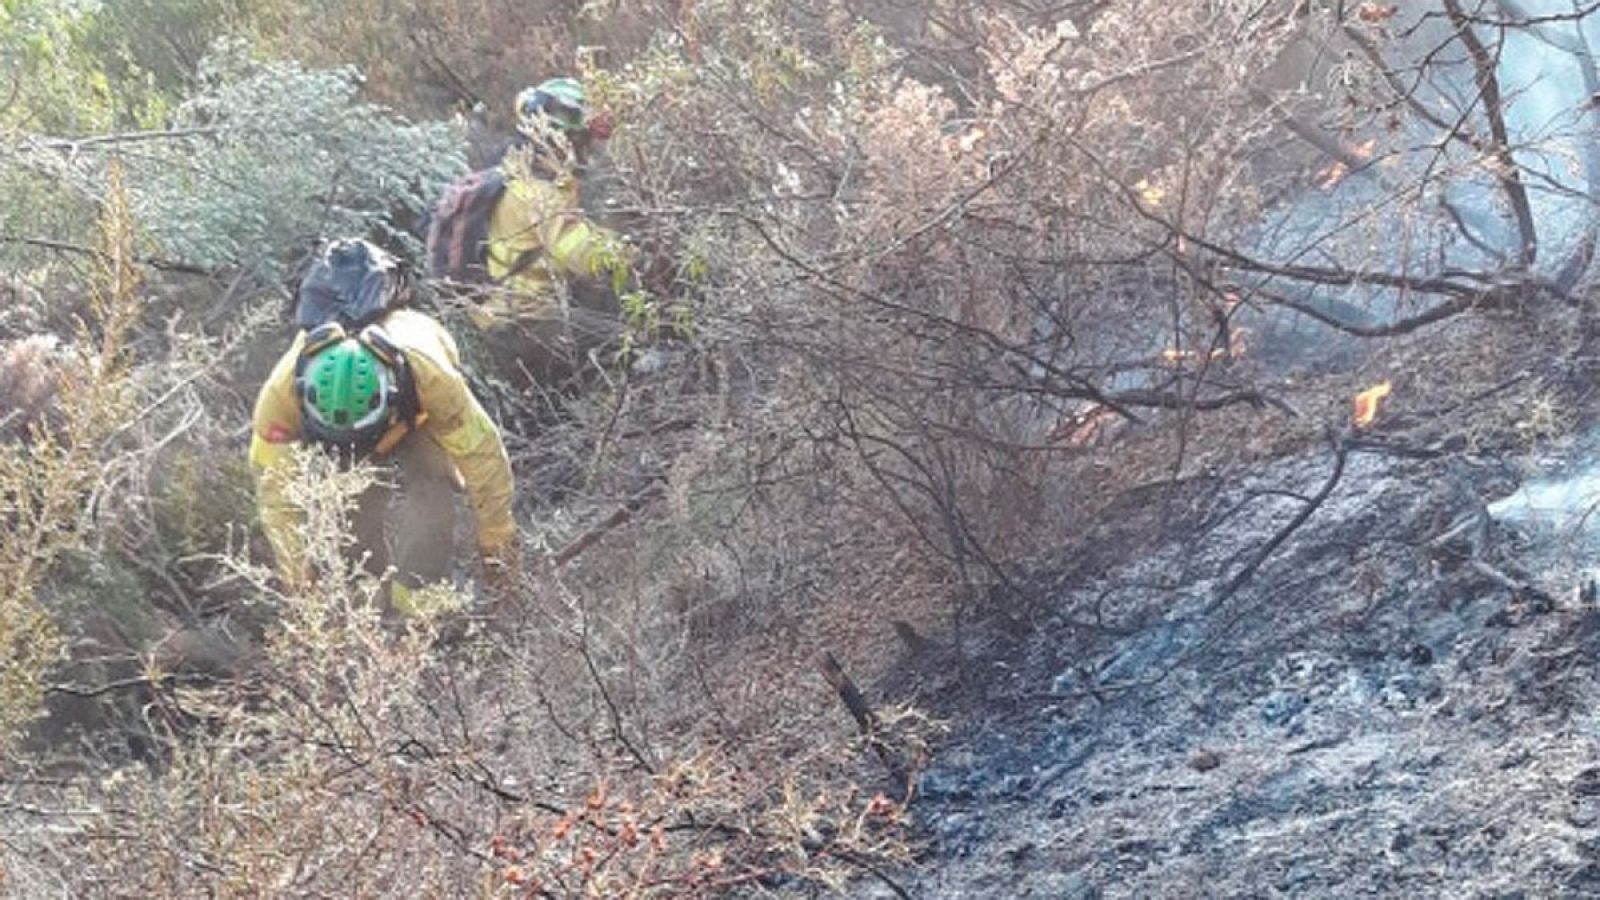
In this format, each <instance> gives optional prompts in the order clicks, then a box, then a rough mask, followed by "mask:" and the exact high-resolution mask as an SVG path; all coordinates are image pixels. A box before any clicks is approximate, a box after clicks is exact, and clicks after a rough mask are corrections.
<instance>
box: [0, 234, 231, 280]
mask: <svg viewBox="0 0 1600 900" xmlns="http://www.w3.org/2000/svg"><path fill="white" fill-rule="evenodd" d="M0 244H22V245H23V246H27V247H39V248H41V249H44V250H57V251H60V252H62V253H76V254H79V255H81V256H93V257H96V258H97V259H100V260H102V261H105V262H112V261H113V260H112V259H111V257H110V256H109V255H108V254H107V253H105V252H104V251H102V250H97V249H95V248H93V247H85V246H83V245H82V244H73V243H69V242H67V241H57V240H52V239H50V238H36V237H23V236H21V235H14V234H0ZM133 261H134V262H136V263H138V264H139V265H141V266H149V267H150V268H152V269H160V270H161V271H163V272H181V273H183V274H185V275H204V276H206V277H210V276H212V275H213V274H215V273H214V272H212V271H211V270H210V269H205V268H201V267H200V266H196V265H191V264H190V263H186V262H179V261H177V260H171V259H156V258H153V257H149V256H135V257H133Z"/></svg>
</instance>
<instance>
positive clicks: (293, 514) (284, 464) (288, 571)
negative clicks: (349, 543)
mask: <svg viewBox="0 0 1600 900" xmlns="http://www.w3.org/2000/svg"><path fill="white" fill-rule="evenodd" d="M304 342H305V335H304V334H301V335H300V336H298V337H296V338H295V340H294V343H293V344H292V345H290V347H289V350H288V352H286V353H284V355H283V356H282V357H281V358H279V360H278V362H277V364H276V365H275V366H273V367H272V374H270V375H268V376H267V380H266V383H264V384H263V385H262V386H261V391H260V393H258V394H257V395H256V405H255V411H254V413H253V414H252V415H251V429H250V432H251V433H250V467H251V468H252V469H253V470H254V471H255V473H256V505H257V509H258V510H259V512H260V516H261V528H262V530H263V531H265V532H266V535H267V541H268V542H269V543H270V544H271V545H272V552H273V556H274V558H275V559H276V561H277V566H278V574H279V576H280V577H282V578H283V580H284V581H285V582H286V583H288V584H291V585H298V584H300V583H302V582H303V581H304V580H305V578H306V575H307V569H306V560H305V549H304V544H303V542H302V538H301V534H300V530H301V523H300V514H299V512H298V510H296V509H295V508H294V505H293V504H292V503H290V502H289V499H288V496H287V482H288V478H289V475H290V471H289V461H290V459H289V456H290V448H291V447H292V446H293V444H294V442H295V441H297V440H299V438H300V427H301V426H300V406H299V404H298V403H296V402H295V398H294V365H295V361H296V360H297V359H298V358H299V357H300V348H301V346H302V344H304Z"/></svg>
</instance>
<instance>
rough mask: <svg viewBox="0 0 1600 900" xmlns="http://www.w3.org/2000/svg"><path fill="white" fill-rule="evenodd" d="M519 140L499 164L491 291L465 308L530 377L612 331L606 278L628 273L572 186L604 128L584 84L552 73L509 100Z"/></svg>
mask: <svg viewBox="0 0 1600 900" xmlns="http://www.w3.org/2000/svg"><path fill="white" fill-rule="evenodd" d="M517 112H518V116H519V132H520V135H519V138H518V139H517V141H516V142H515V143H514V144H513V146H512V147H511V149H510V150H509V151H508V152H507V154H506V158H505V160H504V161H503V162H502V163H501V165H500V169H501V172H502V174H503V176H504V178H505V191H504V193H502V194H501V195H500V197H499V199H498V201H497V202H496V203H495V205H494V208H493V210H492V211H491V213H490V216H489V222H488V240H487V259H486V260H485V264H484V266H485V269H486V270H487V274H488V278H489V281H490V283H491V284H492V285H493V287H491V288H490V289H488V290H486V291H484V292H482V294H481V295H480V298H479V299H478V301H477V302H476V303H474V304H473V306H472V307H471V308H470V309H469V311H468V314H469V316H470V318H471V320H472V322H473V324H475V325H476V326H478V328H479V329H481V330H482V331H483V332H484V333H485V334H486V335H487V336H488V337H489V343H490V346H491V347H492V348H494V352H495V353H496V355H497V356H502V357H504V356H513V357H516V358H518V359H520V360H521V361H523V362H524V363H528V362H533V363H534V368H533V373H534V374H535V376H536V377H537V376H542V375H545V374H548V372H547V371H540V370H548V369H550V368H551V367H552V365H551V363H550V361H552V360H554V361H555V363H554V365H556V366H557V367H559V365H560V364H562V363H564V364H566V365H570V364H571V363H572V362H573V359H572V355H573V352H574V350H576V349H578V348H580V347H581V346H583V345H584V344H587V343H593V342H595V341H598V340H603V339H605V338H606V337H609V336H610V335H611V334H613V333H615V331H616V323H617V309H616V298H615V297H614V295H612V293H611V292H610V289H609V288H610V285H611V283H612V281H613V276H615V275H618V274H620V275H621V276H623V278H625V277H626V275H627V274H628V270H629V266H630V263H631V259H630V257H631V250H630V249H629V248H628V245H627V244H626V242H624V241H623V240H622V239H621V238H620V237H619V236H618V235H617V234H616V233H615V232H613V231H610V230H609V229H606V228H602V227H600V226H598V225H596V224H595V223H594V222H593V221H592V220H591V219H590V218H589V217H588V216H587V215H585V213H584V211H583V207H582V204H581V201H580V197H579V187H580V185H579V182H580V178H581V177H582V176H583V173H584V166H585V164H586V163H587V161H588V158H589V155H590V153H591V152H592V149H593V147H594V145H595V143H596V142H597V141H600V140H604V139H605V138H606V137H607V136H608V135H609V133H610V125H609V123H608V122H607V121H606V120H605V119H604V118H603V117H597V116H591V114H590V111H589V107H588V102H587V97H586V93H585V90H584V87H583V85H582V84H581V83H580V82H578V81H577V80H576V79H572V78H552V79H550V80H548V81H545V82H544V83H542V84H540V85H539V86H537V87H532V88H528V89H527V90H524V91H523V92H522V93H521V94H519V95H518V97H517Z"/></svg>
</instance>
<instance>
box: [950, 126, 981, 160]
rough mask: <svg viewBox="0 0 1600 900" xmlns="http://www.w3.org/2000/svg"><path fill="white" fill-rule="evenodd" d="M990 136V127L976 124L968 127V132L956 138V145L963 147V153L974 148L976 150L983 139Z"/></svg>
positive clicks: (969, 151)
mask: <svg viewBox="0 0 1600 900" xmlns="http://www.w3.org/2000/svg"><path fill="white" fill-rule="evenodd" d="M988 136H989V131H988V129H986V128H984V127H983V126H982V125H974V126H972V127H971V128H969V129H967V131H966V133H965V134H963V135H961V137H960V138H958V139H957V140H956V146H958V147H960V148H961V152H962V153H971V152H972V151H973V150H976V149H977V148H978V145H979V144H981V143H983V139H984V138H986V137H988Z"/></svg>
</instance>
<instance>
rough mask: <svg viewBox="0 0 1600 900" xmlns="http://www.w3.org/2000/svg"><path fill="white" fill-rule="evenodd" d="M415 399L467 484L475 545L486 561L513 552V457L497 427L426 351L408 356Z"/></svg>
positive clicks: (457, 376) (460, 381) (459, 380)
mask: <svg viewBox="0 0 1600 900" xmlns="http://www.w3.org/2000/svg"><path fill="white" fill-rule="evenodd" d="M409 358H410V359H411V365H412V370H413V372H414V374H415V376H416V384H417V399H418V402H419V404H420V405H421V407H422V410H423V411H424V412H426V413H427V414H428V418H427V421H426V423H425V424H424V425H423V426H422V430H423V431H424V432H425V433H427V434H428V435H429V436H430V437H432V438H433V440H434V441H436V442H438V444H439V446H440V447H443V448H444V451H445V453H447V454H448V455H449V456H450V461H451V462H452V463H454V464H455V467H456V470H457V471H459V472H460V473H461V478H462V480H463V481H464V482H465V483H466V489H467V499H468V500H469V501H470V502H471V504H472V515H473V520H474V522H475V524H476V525H477V530H478V549H479V551H480V552H481V553H482V554H483V556H484V557H485V558H486V559H504V558H507V557H509V556H513V555H514V551H515V550H516V536H517V527H516V522H515V521H514V520H513V519H512V516H511V499H512V489H513V487H512V478H511V461H510V460H509V459H508V458H507V457H506V449H505V445H504V443H502V441H501V440H500V429H499V428H497V427H495V424H494V422H493V421H492V420H491V419H490V418H489V414H488V413H486V412H484V410H483V407H482V406H481V405H479V403H478V400H477V398H476V397H474V396H472V392H471V390H470V389H468V387H467V382H466V379H464V378H463V377H462V376H461V373H460V372H459V371H457V370H455V369H454V368H453V367H449V366H445V365H441V364H439V362H438V361H437V360H434V359H432V358H430V357H428V356H426V355H425V354H421V353H414V354H410V355H409Z"/></svg>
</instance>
